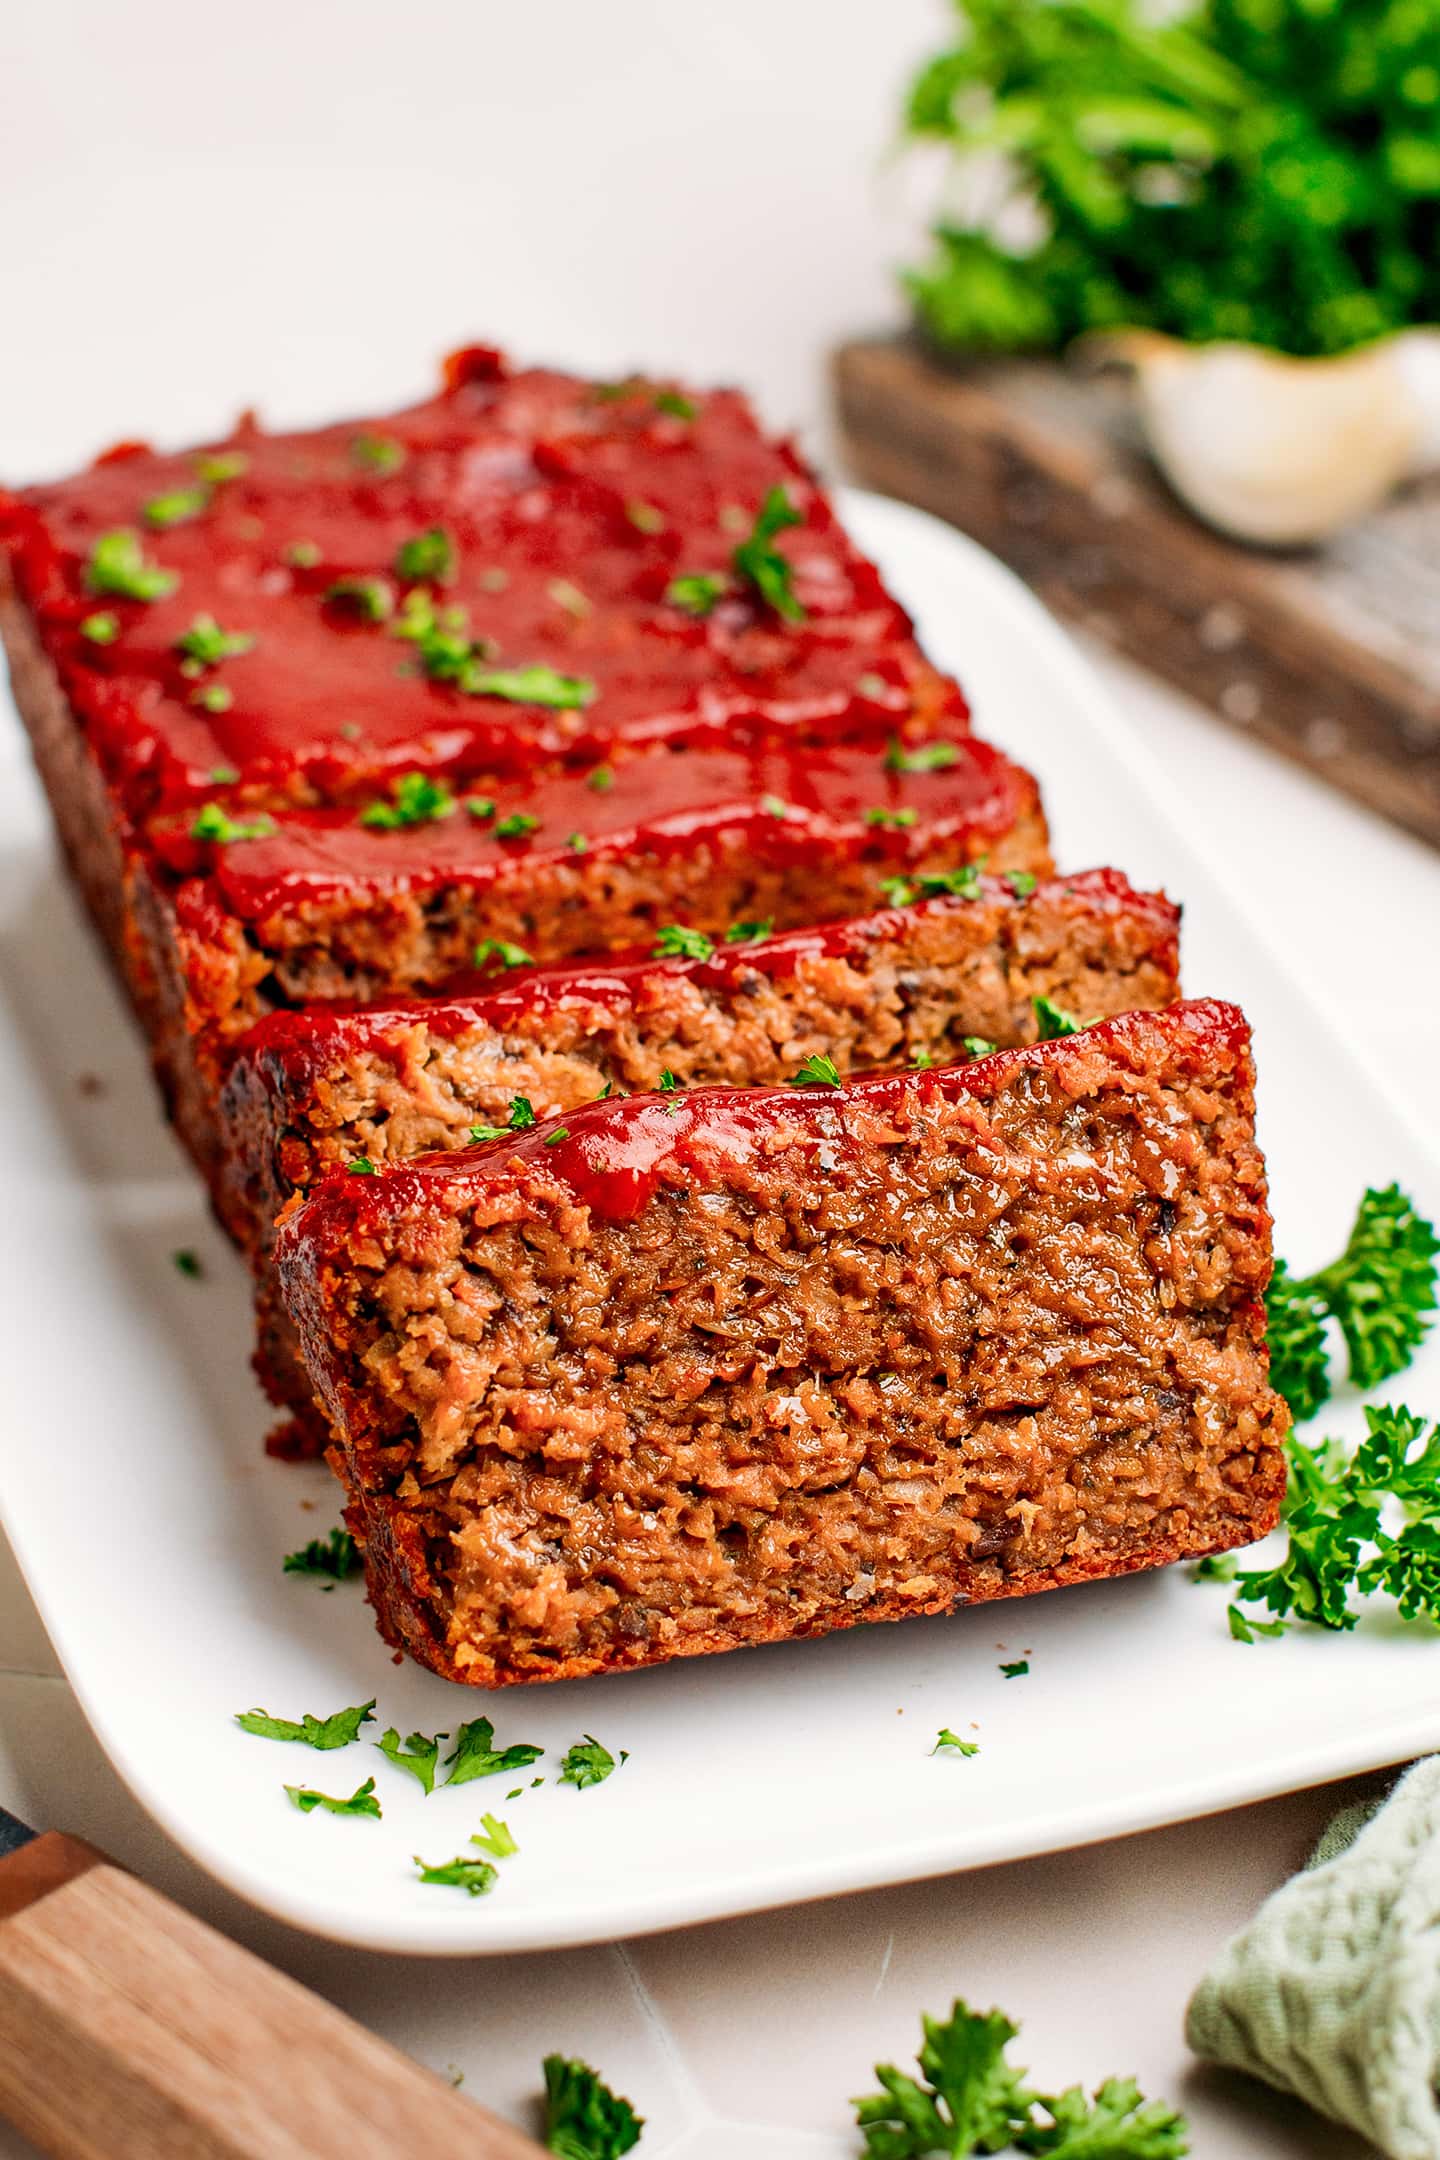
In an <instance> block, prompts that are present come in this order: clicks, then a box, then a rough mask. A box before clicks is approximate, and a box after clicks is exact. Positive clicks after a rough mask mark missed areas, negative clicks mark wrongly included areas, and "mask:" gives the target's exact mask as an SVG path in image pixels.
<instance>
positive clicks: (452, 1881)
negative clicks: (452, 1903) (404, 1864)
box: [410, 1852, 498, 1897]
mask: <svg viewBox="0 0 1440 2160" xmlns="http://www.w3.org/2000/svg"><path fill="white" fill-rule="evenodd" d="M410 1857H411V1859H412V1860H413V1861H414V1862H415V1865H416V1867H417V1868H418V1869H419V1870H420V1880H421V1882H422V1883H440V1884H442V1885H445V1886H447V1887H448V1888H450V1889H452V1890H463V1891H464V1892H465V1893H466V1895H467V1896H468V1897H484V1895H485V1893H486V1892H487V1890H493V1889H494V1887H495V1884H496V1882H497V1880H498V1877H497V1875H496V1873H495V1870H494V1868H493V1867H491V1865H490V1863H489V1861H488V1860H467V1859H466V1858H465V1857H464V1855H463V1854H462V1855H461V1857H460V1858H459V1859H458V1860H439V1861H428V1860H422V1859H421V1857H420V1855H419V1853H418V1852H417V1853H412V1854H411V1855H410Z"/></svg>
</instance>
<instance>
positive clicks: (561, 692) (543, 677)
mask: <svg viewBox="0 0 1440 2160" xmlns="http://www.w3.org/2000/svg"><path fill="white" fill-rule="evenodd" d="M464 688H465V689H466V690H467V691H468V692H469V693H470V695H471V696H472V697H498V698H508V699H509V700H510V702H511V703H512V704H515V705H544V706H547V707H551V708H553V709H554V710H556V711H558V712H566V711H572V710H576V709H578V708H579V707H581V706H585V705H589V704H591V703H592V702H593V700H594V697H595V685H594V683H593V682H591V681H590V679H589V677H588V676H585V675H561V674H559V673H558V672H557V670H556V669H554V668H552V667H523V668H492V669H490V670H489V672H488V673H480V674H476V675H473V676H471V677H469V678H468V679H467V680H466V682H465V684H464Z"/></svg>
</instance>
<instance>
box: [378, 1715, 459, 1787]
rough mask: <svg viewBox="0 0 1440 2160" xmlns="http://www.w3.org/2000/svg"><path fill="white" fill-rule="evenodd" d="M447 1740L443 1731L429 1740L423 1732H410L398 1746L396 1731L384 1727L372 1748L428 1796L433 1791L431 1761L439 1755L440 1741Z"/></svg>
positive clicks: (447, 1735)
mask: <svg viewBox="0 0 1440 2160" xmlns="http://www.w3.org/2000/svg"><path fill="white" fill-rule="evenodd" d="M449 1737H450V1735H449V1734H448V1733H443V1732H442V1733H436V1734H435V1735H434V1737H433V1738H430V1737H428V1736H427V1735H426V1734H425V1733H423V1732H412V1733H411V1734H410V1736H409V1738H408V1739H407V1740H405V1741H404V1742H403V1743H402V1742H401V1739H400V1732H399V1728H398V1727H397V1726H394V1725H387V1726H386V1728H385V1730H384V1732H383V1733H381V1735H380V1738H379V1739H378V1740H377V1741H376V1742H375V1745H376V1747H378V1748H379V1750H380V1752H381V1754H382V1755H383V1756H384V1757H385V1760H386V1761H387V1762H392V1763H394V1765H395V1768H396V1769H397V1770H406V1771H408V1772H409V1774H410V1776H411V1777H413V1778H414V1780H415V1782H416V1783H417V1785H419V1786H421V1787H422V1788H423V1790H424V1792H425V1793H426V1795H427V1797H428V1795H429V1794H431V1793H432V1792H434V1790H435V1762H436V1758H437V1757H438V1755H439V1753H440V1742H441V1741H442V1740H448V1739H449Z"/></svg>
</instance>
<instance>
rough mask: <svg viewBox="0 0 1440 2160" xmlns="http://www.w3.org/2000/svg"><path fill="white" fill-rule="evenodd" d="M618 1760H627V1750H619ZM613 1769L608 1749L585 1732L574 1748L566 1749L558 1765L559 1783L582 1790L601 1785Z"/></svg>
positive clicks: (612, 1759)
mask: <svg viewBox="0 0 1440 2160" xmlns="http://www.w3.org/2000/svg"><path fill="white" fill-rule="evenodd" d="M620 1760H621V1762H622V1763H623V1762H627V1761H628V1760H629V1751H628V1749H626V1748H621V1750H620ZM615 1767H616V1763H615V1757H614V1756H613V1755H612V1754H611V1753H610V1750H609V1748H607V1747H602V1746H601V1745H600V1742H599V1741H598V1740H597V1739H596V1738H595V1735H594V1734H593V1733H588V1732H587V1733H586V1734H585V1735H584V1736H583V1737H582V1738H581V1739H579V1740H577V1741H576V1742H575V1745H574V1747H572V1748H567V1749H566V1751H565V1755H564V1758H563V1760H562V1762H561V1764H560V1783H561V1784H562V1785H578V1786H579V1787H580V1788H581V1789H582V1790H583V1789H584V1787H585V1786H587V1785H603V1784H604V1782H605V1780H606V1778H607V1777H609V1775H610V1773H611V1771H612V1770H614V1769H615Z"/></svg>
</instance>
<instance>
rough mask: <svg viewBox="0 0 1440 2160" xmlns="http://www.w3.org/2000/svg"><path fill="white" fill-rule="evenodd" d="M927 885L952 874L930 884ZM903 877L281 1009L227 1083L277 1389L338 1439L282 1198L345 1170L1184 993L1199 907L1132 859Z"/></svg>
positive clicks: (264, 1355)
mask: <svg viewBox="0 0 1440 2160" xmlns="http://www.w3.org/2000/svg"><path fill="white" fill-rule="evenodd" d="M927 885H928V886H932V887H938V888H939V892H938V893H937V894H936V895H935V896H934V897H930V898H920V897H916V896H917V895H919V894H920V893H921V892H922V891H923V890H924V889H925V888H926V886H927ZM890 891H891V893H892V895H893V897H894V899H895V900H896V902H897V903H900V904H897V905H894V906H891V907H888V908H885V909H883V910H881V911H880V912H879V913H877V914H873V915H866V916H860V917H855V918H851V919H849V920H846V921H843V922H837V923H831V924H828V925H826V926H824V927H822V928H818V929H806V930H791V931H781V932H779V933H776V934H772V935H768V936H767V935H763V934H761V933H763V931H764V929H765V925H764V924H763V923H756V922H753V921H749V922H747V921H745V920H741V921H739V922H737V923H732V924H731V925H730V928H729V931H728V932H727V934H726V941H725V942H723V943H715V942H713V941H712V940H711V939H710V938H709V937H706V936H704V935H703V934H702V933H700V932H698V931H695V930H693V929H691V928H689V927H688V926H683V927H682V926H681V925H679V924H673V923H672V924H670V925H668V926H666V932H667V933H668V934H662V936H661V938H660V940H659V943H658V947H657V949H656V951H654V952H652V953H649V954H646V955H643V956H642V955H635V956H633V957H627V958H623V959H621V960H619V961H616V962H608V963H604V964H592V965H590V966H585V967H579V968H576V967H557V968H539V969H537V968H530V967H525V966H518V967H515V968H514V969H513V970H504V971H503V972H504V974H505V979H504V981H503V982H501V983H497V981H496V979H495V971H494V969H493V968H492V969H491V971H490V973H489V975H488V976H487V977H486V979H485V980H483V981H482V982H480V983H478V984H476V985H474V986H471V987H467V988H466V989H465V990H464V991H463V992H460V991H457V992H456V993H455V994H453V995H449V996H446V997H443V998H436V999H431V1000H424V1001H421V1000H411V1001H409V1002H407V1003H405V1004H401V1005H389V1006H382V1007H378V1008H377V1007H370V1008H368V1009H361V1010H351V1009H339V1010H331V1011H329V1012H325V1011H323V1010H320V1009H317V1008H316V1007H314V1006H311V1007H308V1008H307V1009H306V1010H305V1011H303V1012H298V1013H297V1012H279V1013H275V1014H272V1015H271V1016H270V1017H269V1018H268V1019H266V1020H263V1021H261V1022H260V1023H259V1025H258V1026H257V1027H255V1028H253V1029H252V1030H251V1031H250V1033H249V1034H248V1035H246V1036H244V1037H242V1039H241V1042H240V1045H239V1048H238V1050H237V1052H236V1055H235V1059H234V1062H233V1064H232V1066H231V1068H230V1073H229V1077H228V1080H227V1081H226V1084H225V1089H224V1096H223V1111H224V1125H225V1165H224V1170H223V1173H222V1179H221V1190H222V1196H223V1206H224V1210H225V1213H226V1216H227V1220H228V1221H229V1222H230V1225H231V1227H232V1229H233V1231H234V1233H235V1235H236V1237H237V1238H238V1240H239V1242H240V1243H241V1244H242V1245H244V1246H246V1248H247V1249H248V1250H249V1251H250V1253H251V1255H252V1258H253V1261H254V1264H255V1267H256V1272H257V1283H256V1301H257V1308H258V1314H259V1323H260V1327H259V1351H258V1355H257V1361H256V1362H257V1369H258V1371H259V1373H260V1377H261V1379H262V1381H263V1383H264V1385H265V1387H266V1389H267V1392H268V1393H269V1394H270V1395H271V1397H272V1399H273V1400H274V1401H276V1402H278V1403H281V1404H284V1405H286V1406H288V1407H289V1408H290V1409H291V1410H292V1411H293V1412H294V1413H295V1414H296V1416H297V1417H299V1418H300V1419H301V1420H302V1421H303V1424H304V1425H305V1427H306V1429H307V1430H308V1431H309V1433H310V1434H311V1437H312V1440H313V1441H314V1442H315V1443H317V1444H320V1445H323V1443H324V1438H325V1435H324V1426H323V1421H321V1420H318V1419H316V1418H315V1417H314V1414H313V1408H312V1393H311V1388H310V1383H309V1379H308V1377H307V1375H306V1373H305V1370H304V1367H303V1365H302V1364H301V1362H300V1360H299V1358H298V1356H297V1354H296V1351H295V1346H294V1338H293V1334H292V1331H291V1330H290V1327H289V1324H288V1321H287V1319H286V1315H285V1313H284V1309H283V1306H282V1305H281V1303H280V1300H279V1298H278V1296H277V1294H276V1287H275V1283H274V1278H273V1273H272V1271H271V1269H270V1267H269V1264H268V1258H267V1253H268V1246H269V1242H270V1229H271V1225H272V1224H273V1222H274V1219H275V1217H276V1215H277V1214H278V1213H279V1211H280V1209H281V1207H282V1206H284V1204H285V1202H286V1201H287V1200H288V1199H289V1198H290V1196H291V1194H292V1193H295V1192H297V1191H304V1190H307V1189H308V1188H309V1187H310V1186H311V1185H312V1184H314V1183H315V1182H316V1180H317V1179H318V1178H320V1177H321V1176H323V1175H324V1174H325V1172H326V1171H328V1170H345V1169H348V1167H349V1166H350V1164H351V1163H352V1162H355V1161H357V1160H359V1161H362V1162H371V1163H375V1164H381V1163H384V1162H392V1161H398V1160H400V1159H402V1158H404V1157H407V1156H411V1155H417V1154H419V1153H421V1152H422V1151H423V1150H425V1149H428V1148H441V1147H463V1146H465V1145H466V1144H467V1143H468V1142H469V1141H470V1139H471V1137H472V1135H473V1134H474V1133H475V1131H476V1129H477V1128H479V1129H481V1130H483V1129H484V1128H485V1127H486V1126H491V1127H494V1126H504V1125H506V1124H507V1123H508V1121H509V1120H510V1119H511V1118H512V1117H514V1116H517V1115H518V1116H520V1117H522V1118H528V1117H531V1116H537V1117H545V1116H547V1115H548V1114H549V1113H550V1112H552V1111H556V1110H568V1109H570V1108H572V1107H573V1106H574V1105H575V1104H577V1103H584V1102H590V1101H593V1100H594V1099H595V1098H597V1097H599V1096H601V1095H602V1094H608V1093H611V1092H613V1091H620V1092H623V1093H630V1092H632V1091H634V1090H636V1089H646V1088H654V1087H657V1086H659V1085H660V1084H661V1083H662V1081H663V1082H665V1083H667V1084H669V1085H672V1086H675V1085H678V1086H681V1087H691V1086H695V1085H700V1084H709V1083H714V1082H724V1083H727V1084H729V1085H733V1086H743V1085H746V1084H754V1083H758V1084H768V1085H773V1084H774V1083H776V1082H778V1081H784V1080H787V1079H789V1078H791V1077H792V1076H793V1075H794V1074H795V1072H796V1071H797V1070H798V1069H799V1067H800V1066H801V1064H802V1063H803V1062H804V1060H805V1059H806V1058H808V1057H810V1056H812V1055H823V1056H825V1057H828V1058H829V1059H830V1060H831V1062H832V1063H833V1065H834V1066H835V1068H836V1070H837V1071H838V1072H839V1073H841V1074H846V1073H851V1072H857V1071H863V1070H865V1069H867V1068H870V1067H875V1066H881V1065H901V1064H905V1065H910V1064H930V1065H945V1064H950V1063H953V1062H954V1061H955V1060H956V1059H957V1058H962V1057H964V1056H966V1055H967V1054H973V1053H974V1052H975V1051H977V1050H983V1049H985V1048H986V1047H987V1046H988V1047H991V1048H993V1047H995V1046H996V1045H1009V1044H1013V1043H1020V1042H1029V1041H1033V1040H1034V1038H1035V1036H1036V1035H1037V1033H1039V1032H1040V1031H1041V1030H1040V1025H1039V1022H1038V1020H1037V1016H1036V1014H1037V1009H1036V1002H1035V1001H1036V1000H1037V999H1049V1000H1050V1001H1051V1003H1052V1004H1053V1005H1055V1006H1058V1007H1059V1008H1060V1009H1061V1010H1062V1011H1064V1012H1068V1013H1071V1014H1078V1015H1081V1016H1083V1017H1085V1018H1087V1019H1093V1018H1096V1017H1098V1016H1101V1015H1106V1014H1110V1013H1116V1012H1126V1011H1129V1010H1131V1009H1133V1008H1135V1007H1139V1006H1161V1005H1168V1004H1169V1003H1170V1002H1171V1001H1172V999H1173V998H1174V997H1175V996H1176V995H1177V994H1178V984H1177V968H1178V929H1179V910H1178V908H1176V907H1175V906H1174V904H1173V903H1172V902H1171V901H1169V900H1167V899H1166V898H1165V897H1164V895H1163V894H1160V893H1138V892H1136V891H1135V890H1134V889H1133V887H1131V886H1130V885H1129V884H1128V883H1127V882H1126V880H1125V879H1124V878H1123V877H1122V876H1121V875H1120V873H1119V872H1118V871H1115V870H1091V871H1086V872H1084V873H1082V874H1081V875H1079V876H1077V877H1071V878H1055V879H1051V880H1047V881H1045V882H1044V883H1041V884H1038V885H1037V884H1036V882H1035V880H1034V879H1033V877H1031V876H1029V875H1028V874H1022V873H1019V872H1015V873H1012V874H1011V876H1009V877H995V876H990V875H986V876H981V875H980V874H979V873H978V872H977V871H976V870H975V869H974V868H973V867H970V868H967V869H965V870H961V871H948V872H942V873H941V874H940V875H939V876H937V877H934V878H931V879H928V880H927V879H925V878H923V877H922V878H921V879H919V880H914V879H905V878H897V879H894V880H892V881H890ZM517 955H518V948H514V947H512V948H510V949H509V951H508V953H507V954H506V955H504V956H502V958H503V957H508V958H510V959H512V960H513V959H515V958H516V957H517ZM517 1103H518V1109H517ZM303 1442H304V1434H303V1433H292V1434H290V1435H288V1436H287V1438H286V1445H287V1446H289V1447H296V1446H301V1445H303Z"/></svg>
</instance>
